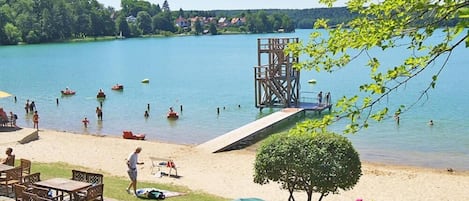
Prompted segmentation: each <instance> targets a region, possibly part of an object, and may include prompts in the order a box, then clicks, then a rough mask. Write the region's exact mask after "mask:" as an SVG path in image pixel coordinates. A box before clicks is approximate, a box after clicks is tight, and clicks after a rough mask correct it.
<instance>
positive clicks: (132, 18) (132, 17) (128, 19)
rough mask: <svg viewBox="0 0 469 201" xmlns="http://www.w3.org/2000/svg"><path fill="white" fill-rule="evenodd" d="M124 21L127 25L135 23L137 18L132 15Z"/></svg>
mask: <svg viewBox="0 0 469 201" xmlns="http://www.w3.org/2000/svg"><path fill="white" fill-rule="evenodd" d="M125 20H126V21H127V22H128V23H135V22H136V21H137V18H136V17H134V16H133V15H131V16H128V17H126V18H125Z"/></svg>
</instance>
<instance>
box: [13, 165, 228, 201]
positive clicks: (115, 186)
mask: <svg viewBox="0 0 469 201" xmlns="http://www.w3.org/2000/svg"><path fill="white" fill-rule="evenodd" d="M16 163H17V164H19V161H17V162H16ZM73 169H77V170H82V171H87V172H96V173H101V174H103V175H104V197H108V198H113V199H116V200H122V201H141V200H142V199H140V198H137V197H135V196H133V195H129V194H127V192H126V191H125V189H126V188H127V186H128V185H129V179H128V178H127V177H117V176H111V175H110V174H109V173H107V172H102V171H96V170H92V169H89V168H85V167H79V166H73V165H70V164H67V163H37V162H34V163H33V165H32V167H31V173H34V172H40V173H41V180H46V179H50V178H55V177H60V178H71V177H72V170H73ZM137 186H139V187H142V186H146V187H150V186H151V187H154V188H158V189H164V190H169V191H175V192H181V193H186V194H185V195H183V196H178V197H171V198H168V199H170V200H171V201H183V200H191V201H228V200H230V199H227V198H222V197H219V196H215V195H210V194H208V193H204V192H199V191H191V190H190V189H188V188H186V187H183V186H176V185H170V184H159V183H151V182H139V183H138V184H137Z"/></svg>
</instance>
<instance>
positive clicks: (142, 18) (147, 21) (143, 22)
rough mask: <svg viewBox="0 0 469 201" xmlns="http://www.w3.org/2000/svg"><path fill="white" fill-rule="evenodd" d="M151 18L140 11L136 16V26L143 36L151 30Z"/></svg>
mask: <svg viewBox="0 0 469 201" xmlns="http://www.w3.org/2000/svg"><path fill="white" fill-rule="evenodd" d="M151 24H152V21H151V16H150V14H148V13H147V12H146V11H140V12H138V14H137V26H138V28H139V29H140V30H141V31H142V33H143V34H144V35H146V34H150V33H151V32H152V31H153V30H152V25H151Z"/></svg>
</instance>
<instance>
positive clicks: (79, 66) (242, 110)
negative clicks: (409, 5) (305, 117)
mask: <svg viewBox="0 0 469 201" xmlns="http://www.w3.org/2000/svg"><path fill="white" fill-rule="evenodd" d="M309 33H310V30H298V31H297V32H296V33H289V34H264V35H226V36H201V37H197V36H193V37H192V36H189V37H172V38H148V39H126V40H116V41H103V42H90V43H67V44H43V45H27V46H11V47H0V90H4V91H7V92H10V93H12V94H14V95H16V97H17V100H18V101H17V102H16V103H15V102H14V100H13V97H10V98H4V99H0V106H3V107H4V108H5V109H6V111H10V110H11V111H14V112H15V113H17V114H19V117H20V119H19V120H18V124H19V125H20V126H24V127H32V122H31V115H26V114H25V112H24V109H23V108H24V104H25V102H26V100H27V99H29V100H32V101H35V103H36V106H37V110H38V111H39V115H40V127H42V128H47V129H54V130H64V131H71V132H80V133H81V132H84V133H90V134H106V135H121V133H122V131H123V130H132V131H133V132H134V133H146V134H147V137H148V138H150V139H155V140H161V141H168V142H174V143H183V144H198V143H202V142H204V141H207V140H209V139H212V138H214V137H216V136H219V135H222V134H224V133H226V132H228V131H230V130H233V129H235V128H237V127H240V126H242V125H244V124H247V123H249V122H251V121H254V120H256V119H258V118H260V117H262V116H264V115H266V114H268V113H269V112H271V111H269V110H264V111H263V113H260V112H259V110H258V109H256V108H255V107H254V89H253V88H254V80H253V66H255V65H257V38H266V37H299V38H301V39H306V38H307V37H308V34H309ZM371 53H373V54H376V56H380V57H383V62H382V63H383V64H389V65H391V64H394V62H395V61H396V60H398V59H397V58H402V57H403V56H405V54H407V52H405V51H403V50H394V51H391V52H386V53H382V52H379V51H373V52H371ZM468 53H469V51H468V49H465V48H459V49H458V51H457V53H455V54H453V55H452V57H451V59H450V61H449V63H448V66H447V68H446V70H445V72H444V74H443V75H442V76H441V77H440V78H439V83H438V85H437V87H436V89H435V90H431V92H430V94H429V98H428V100H426V101H425V102H423V103H419V104H417V105H416V106H415V107H414V108H413V109H412V110H411V111H410V112H408V113H405V114H403V115H401V123H400V125H399V126H396V124H395V122H394V120H393V119H389V120H385V121H384V122H382V123H379V124H373V125H372V126H371V127H370V128H369V129H366V130H362V131H360V132H359V133H358V134H356V135H352V136H349V137H350V139H351V140H352V141H353V143H354V145H355V146H356V148H357V149H358V150H359V152H360V154H361V157H362V159H365V160H369V161H375V162H387V163H398V164H409V165H422V166H430V167H452V168H459V169H469V168H468V167H469V126H468V120H469V107H468V105H467V104H466V103H468V102H469V96H467V95H466V94H468V93H469V89H468V88H467V86H469V81H468V80H467V79H466V77H465V76H466V75H468V74H469V69H468V68H467V63H469V62H468V57H467V55H469V54H468ZM362 62H364V61H363V60H358V61H356V62H354V63H352V64H351V65H352V66H353V67H352V68H348V69H343V70H340V71H337V72H336V73H334V74H327V73H322V74H317V73H316V72H303V73H302V81H301V84H302V88H301V91H313V92H316V93H317V92H319V91H324V92H326V91H330V92H331V94H332V99H333V100H335V99H337V98H338V97H341V96H343V95H350V94H353V93H356V91H357V89H358V84H359V83H361V82H362V81H363V80H364V79H369V78H368V72H367V71H366V69H365V68H364V67H361V66H363V65H362V64H361V63H362ZM355 65H356V66H355ZM436 67H437V66H435V67H433V68H434V69H435V70H436ZM144 78H148V79H150V83H149V84H142V83H141V82H140V81H141V80H142V79H144ZM312 78H314V79H316V80H317V81H318V82H317V84H316V85H314V86H311V85H309V84H307V80H309V79H312ZM428 79H429V78H426V79H418V80H415V81H413V82H411V83H409V84H407V85H406V86H405V87H402V88H400V89H399V93H398V94H397V95H396V96H393V97H390V98H389V99H388V100H386V101H384V102H382V104H386V105H389V106H396V105H399V104H410V103H412V101H413V100H415V98H416V97H417V96H418V95H419V92H421V90H423V87H424V86H425V84H426V83H427V81H429V80H428ZM116 83H120V84H123V85H124V86H125V89H124V91H122V92H117V91H112V90H111V87H112V86H113V85H114V84H116ZM65 87H69V88H71V89H72V90H75V91H77V94H76V95H75V96H71V97H62V96H61V95H60V90H62V89H64V88H65ZM100 88H102V89H103V90H104V91H105V93H106V95H107V98H106V100H105V101H104V102H103V111H104V120H103V121H97V118H96V115H95V109H96V107H97V106H99V104H100V103H99V102H98V101H97V100H96V98H95V97H96V93H97V91H98V90H99V89H100ZM57 98H58V100H59V105H57V104H56V99H57ZM397 101H400V102H397ZM147 104H150V118H148V119H145V118H144V117H143V113H144V111H145V110H146V108H147ZM181 105H182V106H183V111H180V106H181ZM238 105H239V106H240V107H238ZM169 107H174V108H175V109H176V110H177V111H178V112H180V119H179V120H177V121H170V120H167V119H166V111H167V110H168V108H169ZM217 108H220V114H217ZM223 108H224V109H223ZM84 117H88V119H89V120H90V125H89V127H88V128H86V129H85V128H84V127H83V125H82V123H81V120H82V119H83V118H84ZM430 119H433V120H434V121H435V125H434V126H432V127H429V126H428V125H427V124H426V123H427V122H428V120H430ZM343 124H345V122H343V123H342V122H340V123H338V124H337V125H335V127H336V129H338V128H341V126H343Z"/></svg>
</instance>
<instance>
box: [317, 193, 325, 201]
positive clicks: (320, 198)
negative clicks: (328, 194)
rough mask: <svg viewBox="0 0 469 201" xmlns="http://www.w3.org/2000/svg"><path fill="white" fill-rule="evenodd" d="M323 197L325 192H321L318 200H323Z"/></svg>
mask: <svg viewBox="0 0 469 201" xmlns="http://www.w3.org/2000/svg"><path fill="white" fill-rule="evenodd" d="M323 197H324V193H321V197H319V200H318V201H321V200H322V198H323Z"/></svg>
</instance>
